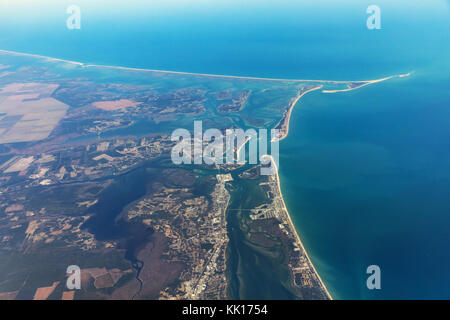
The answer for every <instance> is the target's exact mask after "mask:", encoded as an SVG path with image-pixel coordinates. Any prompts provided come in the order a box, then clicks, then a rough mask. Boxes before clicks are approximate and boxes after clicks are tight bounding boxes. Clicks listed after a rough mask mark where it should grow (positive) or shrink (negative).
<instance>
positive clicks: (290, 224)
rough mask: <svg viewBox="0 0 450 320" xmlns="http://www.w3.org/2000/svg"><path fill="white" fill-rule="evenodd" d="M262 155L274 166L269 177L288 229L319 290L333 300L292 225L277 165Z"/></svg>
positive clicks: (267, 156)
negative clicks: (275, 186) (315, 278)
mask: <svg viewBox="0 0 450 320" xmlns="http://www.w3.org/2000/svg"><path fill="white" fill-rule="evenodd" d="M263 157H265V158H269V159H270V161H271V163H272V165H273V166H275V170H274V171H275V172H276V174H274V175H272V176H271V178H272V179H274V180H275V181H274V182H275V183H276V185H277V189H278V193H279V195H280V199H281V202H282V207H283V208H282V209H283V211H284V213H285V216H286V219H287V222H288V225H289V229H290V230H291V232H292V233H293V236H294V238H295V239H296V242H297V245H298V247H299V248H301V250H302V251H303V253H304V255H305V257H306V260H307V263H308V266H309V268H310V269H311V270H312V271H313V272H314V274H315V276H316V277H317V280H318V282H319V284H320V287H321V290H322V291H323V292H324V294H325V296H326V297H327V298H328V299H329V300H333V297H332V296H331V294H330V292H329V291H328V289H327V287H326V286H325V284H324V282H323V280H322V278H321V277H320V274H319V273H318V272H317V270H316V268H315V267H314V264H313V263H312V261H311V258H310V257H309V255H308V251H307V250H305V247H304V246H303V242H302V241H301V239H300V236H299V234H298V231H297V229H296V228H295V225H294V223H293V221H292V218H291V215H290V214H289V211H288V209H287V207H286V202H285V201H284V197H283V193H282V191H281V182H280V175H279V172H278V167H277V165H276V163H275V161H274V159H273V157H272V156H271V155H265V156H263Z"/></svg>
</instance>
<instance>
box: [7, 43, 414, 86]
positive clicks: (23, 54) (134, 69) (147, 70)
mask: <svg viewBox="0 0 450 320" xmlns="http://www.w3.org/2000/svg"><path fill="white" fill-rule="evenodd" d="M0 53H4V54H11V55H17V56H25V57H32V58H39V59H46V60H49V61H56V62H64V63H69V64H74V65H77V66H80V67H83V68H105V69H117V70H125V71H139V72H154V73H167V74H180V75H191V76H199V77H213V78H230V79H237V80H239V79H242V80H258V81H277V82H313V83H330V84H346V83H350V82H365V83H366V82H367V84H371V83H376V82H381V81H385V80H388V79H391V78H395V77H400V78H402V77H406V76H409V75H410V74H411V73H406V74H399V75H393V76H390V77H385V78H381V79H375V80H311V79H281V78H263V77H247V76H233V75H222V74H208V73H194V72H183V71H170V70H157V69H144V68H132V67H121V66H108V65H97V64H85V63H83V62H79V61H72V60H65V59H59V58H52V57H47V56H42V55H37V54H30V53H23V52H16V51H9V50H3V49H0ZM354 89H357V88H354ZM352 90H353V89H352Z"/></svg>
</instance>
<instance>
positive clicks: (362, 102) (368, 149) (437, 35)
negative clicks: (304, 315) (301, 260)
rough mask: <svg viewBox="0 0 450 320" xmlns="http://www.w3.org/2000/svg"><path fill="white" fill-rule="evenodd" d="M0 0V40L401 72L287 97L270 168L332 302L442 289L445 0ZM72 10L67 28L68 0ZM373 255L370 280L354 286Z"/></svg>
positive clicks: (184, 64) (132, 56)
mask: <svg viewBox="0 0 450 320" xmlns="http://www.w3.org/2000/svg"><path fill="white" fill-rule="evenodd" d="M376 2H377V4H379V5H380V7H381V14H382V29H381V30H376V31H370V30H368V29H367V28H366V23H365V20H366V17H367V14H366V13H365V11H366V8H367V6H368V5H369V4H372V1H359V0H355V1H340V2H339V3H336V1H326V0H320V1H314V2H313V1H287V0H284V1H276V2H275V1H267V0H266V1H254V0H252V1H246V2H242V1H234V0H229V1H221V0H218V1H214V2H212V1H200V0H199V1H181V0H178V1H177V0H167V1H155V2H153V1H152V2H148V1H139V0H134V1H131V2H130V1H128V2H127V3H124V4H123V5H122V4H121V2H120V1H114V2H113V1H104V0H99V1H88V0H77V1H57V2H56V1H49V0H44V1H39V2H38V1H31V0H23V1H20V2H18V1H17V2H16V1H2V2H1V3H0V30H1V31H0V48H1V49H6V50H16V51H21V52H27V53H34V54H41V55H47V56H52V57H58V58H64V59H69V60H77V61H82V62H87V63H96V64H110V65H122V66H129V67H143V68H152V69H164V70H177V71H188V72H199V73H214V74H232V75H245V76H262V77H277V78H297V79H298V78H302V79H336V80H354V79H374V78H379V77H384V76H387V75H391V74H399V73H406V72H409V71H414V72H413V74H412V76H411V77H409V78H403V79H395V80H391V81H388V82H384V83H380V84H375V85H372V86H367V87H364V88H362V89H359V90H357V91H352V92H348V93H339V94H329V95H325V94H321V93H319V92H314V93H311V94H309V95H306V96H305V97H304V98H302V100H301V102H300V104H299V105H297V106H296V108H295V110H294V113H293V116H292V119H291V130H290V133H289V136H288V138H287V139H286V140H284V141H283V142H282V143H281V158H280V176H281V180H282V187H283V192H284V194H285V198H286V202H287V205H288V208H289V210H290V213H291V215H292V216H293V219H294V222H295V224H296V227H297V229H298V231H299V233H300V235H301V237H302V240H303V242H304V243H305V246H306V248H307V250H308V252H309V253H310V256H311V258H312V260H313V262H314V264H315V265H316V267H317V269H318V271H319V273H320V275H321V277H322V278H323V280H324V282H325V283H326V285H327V286H328V288H329V289H330V291H331V293H332V294H333V296H334V297H336V298H450V291H449V290H450V285H449V284H450V278H449V275H448V271H447V270H448V269H449V266H450V254H449V253H448V252H449V247H450V235H449V234H448V233H449V232H448V229H449V226H450V217H449V214H448V212H449V209H450V203H449V201H448V200H447V198H448V195H447V193H448V190H449V184H450V167H449V163H450V161H449V160H450V154H449V151H450V148H449V144H448V141H450V139H449V138H450V117H449V116H450V114H449V113H450V111H449V110H450V109H449V108H450V97H449V93H448V87H449V84H450V76H449V67H450V39H449V37H450V36H449V30H450V9H449V7H450V4H449V2H448V1H444V0H430V1H419V0H413V1H405V0H399V1H386V0H382V1H376ZM73 3H75V4H77V5H79V6H80V8H81V9H82V28H81V30H72V31H70V30H67V29H66V28H65V19H66V18H67V14H66V12H65V11H66V8H67V6H68V4H73ZM369 264H378V265H379V266H380V267H381V270H382V290H380V291H376V292H373V291H369V290H367V289H366V287H365V279H366V275H365V268H366V267H367V266H368V265H369Z"/></svg>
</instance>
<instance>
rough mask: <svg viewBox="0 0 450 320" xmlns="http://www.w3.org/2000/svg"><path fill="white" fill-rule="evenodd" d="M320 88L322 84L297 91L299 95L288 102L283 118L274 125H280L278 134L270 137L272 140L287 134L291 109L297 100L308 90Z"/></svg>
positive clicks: (280, 138)
mask: <svg viewBox="0 0 450 320" xmlns="http://www.w3.org/2000/svg"><path fill="white" fill-rule="evenodd" d="M322 88H323V85H319V86H316V87H313V88H311V89H308V90H305V91H301V92H300V93H299V95H297V97H295V99H294V100H293V101H292V102H291V103H290V104H289V107H288V109H287V110H286V111H285V112H284V114H283V118H282V119H281V120H280V122H278V124H277V125H276V126H275V129H277V128H278V127H280V128H279V130H280V135H279V136H278V137H274V138H272V141H281V140H283V139H284V138H286V137H287V136H288V134H289V123H290V121H291V114H292V110H293V109H294V107H295V105H296V104H297V102H298V101H299V100H300V99H301V97H303V96H304V95H305V94H307V93H308V92H311V91H315V90H319V89H322Z"/></svg>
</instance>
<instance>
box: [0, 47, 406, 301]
mask: <svg viewBox="0 0 450 320" xmlns="http://www.w3.org/2000/svg"><path fill="white" fill-rule="evenodd" d="M0 53H6V54H12V55H19V56H31V57H34V58H40V59H47V60H49V61H56V62H64V63H69V64H74V65H77V66H81V67H83V68H89V67H97V68H108V69H118V70H129V71H139V72H158V73H167V74H182V75H192V76H204V77H215V78H231V79H243V80H261V81H282V82H310V83H328V84H349V83H352V82H356V81H332V80H293V79H271V78H257V77H241V76H229V75H214V74H197V73H189V72H178V71H164V70H152V69H139V68H127V67H117V66H102V65H92V64H90V65H85V64H83V63H80V62H76V61H70V60H63V59H57V58H51V57H45V56H39V55H32V54H26V53H17V52H12V51H6V50H0ZM409 75H410V73H408V74H403V75H394V76H390V77H385V78H381V79H377V80H369V81H358V82H362V83H363V84H362V85H360V86H357V87H353V88H350V87H349V88H347V89H341V90H323V91H322V92H323V93H335V92H345V91H351V90H356V89H358V88H361V87H363V86H366V85H369V84H373V83H378V82H382V81H386V80H389V79H392V78H395V77H401V78H402V77H407V76H409ZM322 87H323V85H318V86H315V87H314V88H312V89H309V90H306V91H303V92H301V93H300V94H299V95H298V96H297V97H296V98H295V99H294V100H293V101H292V102H291V103H290V104H289V107H288V110H287V111H286V113H285V116H284V117H283V119H282V120H281V121H280V123H279V125H281V126H283V128H285V130H284V131H283V135H282V136H280V137H278V139H277V140H279V141H280V140H283V139H285V138H286V137H287V136H288V133H289V126H290V117H291V114H292V110H293V108H294V107H295V105H296V104H297V103H298V101H299V100H300V99H301V97H302V96H303V95H305V94H306V93H308V92H311V91H315V90H318V89H321V88H322ZM277 127H278V125H277ZM246 142H247V141H245V143H246ZM245 143H244V145H245ZM241 148H242V146H241ZM239 149H240V148H239ZM274 164H275V163H274ZM276 170H277V173H276V175H274V179H275V180H276V184H277V187H278V191H279V194H280V196H281V200H282V204H283V210H284V212H285V214H286V217H287V219H288V221H289V226H290V229H291V230H292V232H293V233H294V236H295V238H296V239H297V244H298V245H299V247H300V248H301V249H302V250H303V252H304V254H305V256H306V257H307V260H308V265H309V266H310V268H311V269H312V270H313V271H314V273H315V275H316V276H317V279H318V281H319V282H320V285H321V288H322V290H323V291H324V292H325V294H326V296H327V297H328V298H329V299H333V298H332V296H331V295H330V293H329V292H328V290H327V288H326V286H325V284H324V283H323V281H322V279H321V277H320V275H319V273H318V272H317V270H316V269H315V267H314V265H313V264H312V262H311V260H310V258H309V256H308V253H307V251H306V250H305V248H304V246H303V243H302V242H301V239H300V237H299V235H298V232H297V230H296V228H295V227H294V224H293V222H292V219H291V216H290V214H289V212H288V210H287V207H286V204H285V201H284V197H283V195H282V191H281V182H280V177H279V173H278V168H277V169H276Z"/></svg>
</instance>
